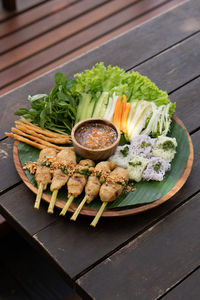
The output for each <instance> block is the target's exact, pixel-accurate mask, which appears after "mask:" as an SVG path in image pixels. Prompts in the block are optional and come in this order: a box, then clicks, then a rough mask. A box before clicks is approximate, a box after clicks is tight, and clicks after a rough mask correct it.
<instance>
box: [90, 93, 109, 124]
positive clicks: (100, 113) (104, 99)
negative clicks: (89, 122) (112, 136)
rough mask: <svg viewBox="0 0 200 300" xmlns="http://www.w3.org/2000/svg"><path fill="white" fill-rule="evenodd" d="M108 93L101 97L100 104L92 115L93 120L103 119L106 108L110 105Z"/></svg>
mask: <svg viewBox="0 0 200 300" xmlns="http://www.w3.org/2000/svg"><path fill="white" fill-rule="evenodd" d="M108 95H109V93H108V92H103V93H102V94H101V97H100V98H99V99H98V102H97V103H96V106H95V109H94V113H93V115H92V117H93V118H103V116H104V114H105V111H106V107H107V104H108Z"/></svg>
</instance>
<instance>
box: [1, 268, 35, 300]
mask: <svg viewBox="0 0 200 300" xmlns="http://www.w3.org/2000/svg"><path fill="white" fill-rule="evenodd" d="M0 270H1V272H0V282H1V286H0V297H1V299H3V300H12V299H13V300H16V299H23V300H30V299H31V298H30V297H29V296H28V295H27V294H26V293H25V292H24V291H23V289H22V288H21V287H20V285H19V283H18V282H17V281H16V280H15V279H14V278H13V277H12V276H11V275H10V273H9V272H8V270H7V269H6V268H5V267H4V266H3V265H2V264H0Z"/></svg>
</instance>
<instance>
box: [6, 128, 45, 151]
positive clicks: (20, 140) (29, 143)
mask: <svg viewBox="0 0 200 300" xmlns="http://www.w3.org/2000/svg"><path fill="white" fill-rule="evenodd" d="M5 135H7V136H8V137H10V138H11V139H14V140H16V141H19V142H23V143H26V144H28V145H30V146H32V147H34V148H38V149H40V150H42V149H44V148H46V146H44V145H41V144H38V143H35V142H32V141H30V140H29V139H26V138H24V137H22V136H21V135H18V134H14V133H12V132H5Z"/></svg>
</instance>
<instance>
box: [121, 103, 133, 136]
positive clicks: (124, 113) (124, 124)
mask: <svg viewBox="0 0 200 300" xmlns="http://www.w3.org/2000/svg"><path fill="white" fill-rule="evenodd" d="M130 109H131V104H130V103H127V104H126V108H125V111H124V112H123V117H122V125H121V130H122V131H123V132H124V133H127V131H128V130H127V119H128V114H129V111H130Z"/></svg>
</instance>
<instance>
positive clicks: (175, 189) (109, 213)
mask: <svg viewBox="0 0 200 300" xmlns="http://www.w3.org/2000/svg"><path fill="white" fill-rule="evenodd" d="M173 119H174V120H175V121H176V122H177V123H179V124H180V125H181V126H182V128H183V129H184V130H185V131H186V132H187V136H188V140H189V145H190V153H189V156H188V159H187V162H186V165H185V167H184V170H183V172H182V174H181V176H180V178H179V180H178V181H177V183H176V184H175V185H174V187H173V188H172V189H171V190H170V191H169V192H168V193H167V194H166V195H164V196H163V197H162V198H160V199H158V200H156V201H154V202H152V203H149V204H145V205H142V206H139V207H135V208H125V209H123V208H121V209H120V210H119V211H113V210H109V209H108V210H106V211H104V212H103V214H102V216H103V217H117V216H127V215H132V214H137V213H141V212H144V211H146V210H149V209H152V208H154V207H156V206H158V205H161V204H162V203H164V202H165V201H167V200H168V199H170V198H171V197H172V196H173V195H175V194H176V193H177V192H178V191H179V190H180V189H181V187H182V186H183V185H184V183H185V182H186V180H187V178H188V176H189V175H190V172H191V169H192V164H193V159H194V151H193V145H192V140H191V137H190V135H189V133H188V131H187V129H186V128H185V126H184V125H183V123H182V122H181V121H180V120H179V119H178V118H177V117H176V116H174V117H173ZM17 145H18V142H15V144H14V148H13V158H14V163H15V167H16V169H17V172H18V174H19V176H20V177H21V179H22V180H23V182H24V183H25V184H26V185H27V186H28V188H29V189H30V190H31V191H32V192H34V193H35V194H37V192H38V189H37V188H36V187H35V186H34V185H33V184H32V183H31V182H30V181H29V179H28V177H27V176H26V174H25V172H24V170H23V167H22V165H21V162H20V159H19V155H18V147H17ZM42 199H43V200H45V201H46V202H48V203H49V202H50V200H51V195H49V194H46V193H43V194H42ZM65 203H66V202H65V201H64V200H61V199H59V198H57V200H56V203H55V206H56V207H58V208H61V209H62V208H63V207H64V205H65ZM76 208H77V205H76V204H74V203H72V204H71V206H70V208H69V211H70V212H74V211H75V210H76ZM96 213H97V211H96V210H95V209H91V208H87V207H83V209H82V210H81V212H80V214H82V215H87V216H95V215H96Z"/></svg>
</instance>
